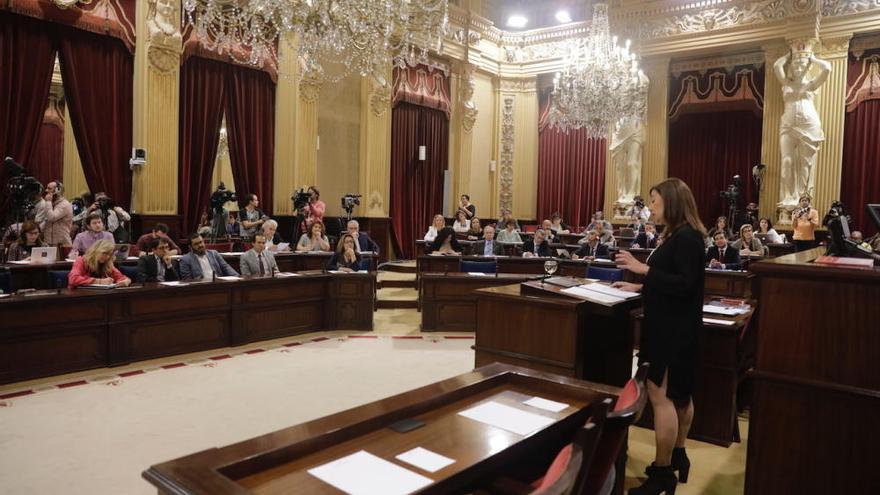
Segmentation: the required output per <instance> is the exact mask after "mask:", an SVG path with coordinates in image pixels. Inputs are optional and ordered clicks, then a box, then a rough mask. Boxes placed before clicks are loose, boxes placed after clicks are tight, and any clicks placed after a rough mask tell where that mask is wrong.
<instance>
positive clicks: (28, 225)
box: [18, 220, 40, 243]
mask: <svg viewBox="0 0 880 495" xmlns="http://www.w3.org/2000/svg"><path fill="white" fill-rule="evenodd" d="M32 230H36V231H37V233H38V234H39V233H40V226H39V225H37V222H34V221H33V220H25V221H24V222H23V223H22V224H21V227H19V229H18V236H19V239H21V241H22V243H24V242H26V241H27V239H25V238H24V235H25V234H27V233H28V232H30V231H32Z"/></svg>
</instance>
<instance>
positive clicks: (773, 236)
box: [758, 218, 785, 244]
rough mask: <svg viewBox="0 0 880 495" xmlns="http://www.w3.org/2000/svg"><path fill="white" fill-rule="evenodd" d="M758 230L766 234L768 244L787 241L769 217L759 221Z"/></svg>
mask: <svg viewBox="0 0 880 495" xmlns="http://www.w3.org/2000/svg"><path fill="white" fill-rule="evenodd" d="M758 231H759V232H760V233H761V234H764V235H765V236H766V238H767V243H768V244H781V243H783V242H785V240H784V239H783V238H782V236H781V235H779V233H778V232H776V229H774V228H773V224H772V223H770V219H769V218H762V219H761V220H759V221H758Z"/></svg>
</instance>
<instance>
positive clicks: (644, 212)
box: [626, 196, 651, 225]
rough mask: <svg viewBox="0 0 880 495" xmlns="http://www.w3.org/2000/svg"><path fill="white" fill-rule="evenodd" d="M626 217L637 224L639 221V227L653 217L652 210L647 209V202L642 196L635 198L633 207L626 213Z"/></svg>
mask: <svg viewBox="0 0 880 495" xmlns="http://www.w3.org/2000/svg"><path fill="white" fill-rule="evenodd" d="M626 216H628V217H629V218H630V220H632V221H633V223H635V221H636V220H638V221H639V225H644V224H645V222H647V221H648V218H650V217H651V210H649V209H648V208H646V207H645V200H644V199H643V198H642V197H641V196H636V197H635V198H633V205H632V206H631V207H630V209H629V210H627V212H626Z"/></svg>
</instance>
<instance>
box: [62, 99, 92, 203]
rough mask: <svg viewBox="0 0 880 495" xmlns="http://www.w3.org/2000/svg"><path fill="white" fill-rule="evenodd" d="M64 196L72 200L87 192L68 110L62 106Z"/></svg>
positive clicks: (65, 106)
mask: <svg viewBox="0 0 880 495" xmlns="http://www.w3.org/2000/svg"><path fill="white" fill-rule="evenodd" d="M63 176H64V177H63V178H62V180H63V181H64V190H65V192H64V196H65V197H67V199H73V198H75V197H76V196H79V195H80V194H82V193H84V192H87V191H88V190H89V185H88V184H87V183H86V175H85V173H84V172H83V168H82V162H81V161H80V158H79V150H78V149H77V148H76V137H75V136H74V135H73V125H72V124H71V122H70V110H68V108H67V105H64V174H63Z"/></svg>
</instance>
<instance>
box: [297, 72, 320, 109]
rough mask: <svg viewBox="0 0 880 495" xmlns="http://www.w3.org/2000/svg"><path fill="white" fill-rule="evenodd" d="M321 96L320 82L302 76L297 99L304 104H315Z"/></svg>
mask: <svg viewBox="0 0 880 495" xmlns="http://www.w3.org/2000/svg"><path fill="white" fill-rule="evenodd" d="M320 96H321V81H320V80H319V79H317V78H314V77H309V76H308V75H304V76H303V77H302V79H300V81H299V98H300V99H301V100H302V101H304V102H306V103H317V102H318V98H319V97H320Z"/></svg>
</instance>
